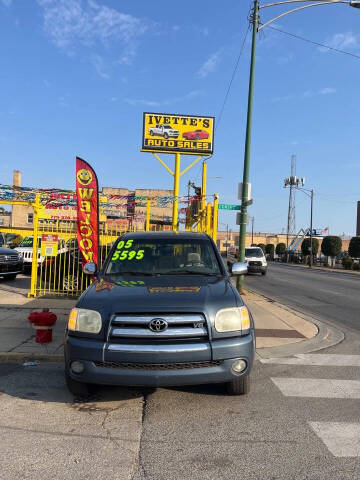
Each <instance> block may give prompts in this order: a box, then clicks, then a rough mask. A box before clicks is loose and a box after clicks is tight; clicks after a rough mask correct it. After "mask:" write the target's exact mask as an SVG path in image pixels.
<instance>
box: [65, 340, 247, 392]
mask: <svg viewBox="0 0 360 480" xmlns="http://www.w3.org/2000/svg"><path fill="white" fill-rule="evenodd" d="M177 347H178V346H177ZM211 347H212V359H211V360H204V359H200V358H199V357H198V354H197V353H196V352H194V354H191V353H190V352H188V355H187V356H188V358H187V359H186V360H184V359H183V358H182V359H181V361H178V362H177V361H174V357H173V355H172V356H171V357H169V359H170V358H171V361H166V359H165V358H162V359H161V362H159V361H156V362H155V361H154V362H151V361H146V362H143V361H141V355H140V356H139V361H136V360H135V358H132V360H131V362H126V361H124V359H123V358H120V357H119V361H116V360H115V359H114V358H113V359H112V360H111V361H104V358H103V355H104V343H102V342H98V341H91V340H88V339H82V338H78V337H71V336H67V338H66V341H65V362H66V369H67V371H68V372H69V374H70V376H71V377H72V378H73V379H74V380H77V381H79V382H85V383H95V384H100V385H132V386H152V387H160V386H175V385H200V384H205V383H225V382H229V381H231V380H235V379H237V378H240V377H242V376H245V375H248V374H249V372H250V370H251V368H252V365H253V360H254V354H255V338H254V334H253V332H251V333H250V334H249V335H245V336H243V337H232V338H227V339H221V340H214V341H213V342H212V343H211ZM236 360H244V361H245V362H246V368H245V369H244V370H243V371H242V372H241V373H235V372H234V371H233V369H232V366H233V364H234V362H235V361H236ZM74 361H76V362H81V364H82V365H83V371H82V372H81V373H74V372H73V371H72V369H71V364H72V362H74Z"/></svg>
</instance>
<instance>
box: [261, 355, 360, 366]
mask: <svg viewBox="0 0 360 480" xmlns="http://www.w3.org/2000/svg"><path fill="white" fill-rule="evenodd" d="M260 362H261V363H267V364H269V363H270V364H275V365H304V366H306V365H310V366H311V365H313V366H320V367H322V366H328V367H360V355H335V354H332V355H326V354H309V353H300V354H298V355H294V357H288V358H286V357H283V358H261V359H260Z"/></svg>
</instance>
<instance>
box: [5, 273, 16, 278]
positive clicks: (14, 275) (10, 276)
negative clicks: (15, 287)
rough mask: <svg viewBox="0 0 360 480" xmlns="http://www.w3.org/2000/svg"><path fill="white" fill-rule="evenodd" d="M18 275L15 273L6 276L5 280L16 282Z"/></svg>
mask: <svg viewBox="0 0 360 480" xmlns="http://www.w3.org/2000/svg"><path fill="white" fill-rule="evenodd" d="M16 275H17V273H13V274H12V275H6V277H5V278H7V279H8V280H15V278H16Z"/></svg>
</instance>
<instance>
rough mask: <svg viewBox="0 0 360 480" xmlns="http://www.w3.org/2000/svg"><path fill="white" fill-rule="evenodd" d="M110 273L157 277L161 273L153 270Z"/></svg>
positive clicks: (114, 274) (113, 274)
mask: <svg viewBox="0 0 360 480" xmlns="http://www.w3.org/2000/svg"><path fill="white" fill-rule="evenodd" d="M108 275H112V276H119V275H138V276H149V277H155V276H157V275H159V274H158V273H151V272H116V273H108Z"/></svg>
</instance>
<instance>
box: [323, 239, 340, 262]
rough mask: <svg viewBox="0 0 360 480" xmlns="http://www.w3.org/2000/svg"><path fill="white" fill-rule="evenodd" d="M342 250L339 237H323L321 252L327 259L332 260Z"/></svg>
mask: <svg viewBox="0 0 360 480" xmlns="http://www.w3.org/2000/svg"><path fill="white" fill-rule="evenodd" d="M341 249H342V241H341V238H340V237H335V236H334V235H329V236H327V237H324V239H323V241H322V244H321V251H322V253H323V254H324V255H326V256H327V257H331V258H332V259H333V258H334V257H336V255H339V253H340V252H341Z"/></svg>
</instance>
